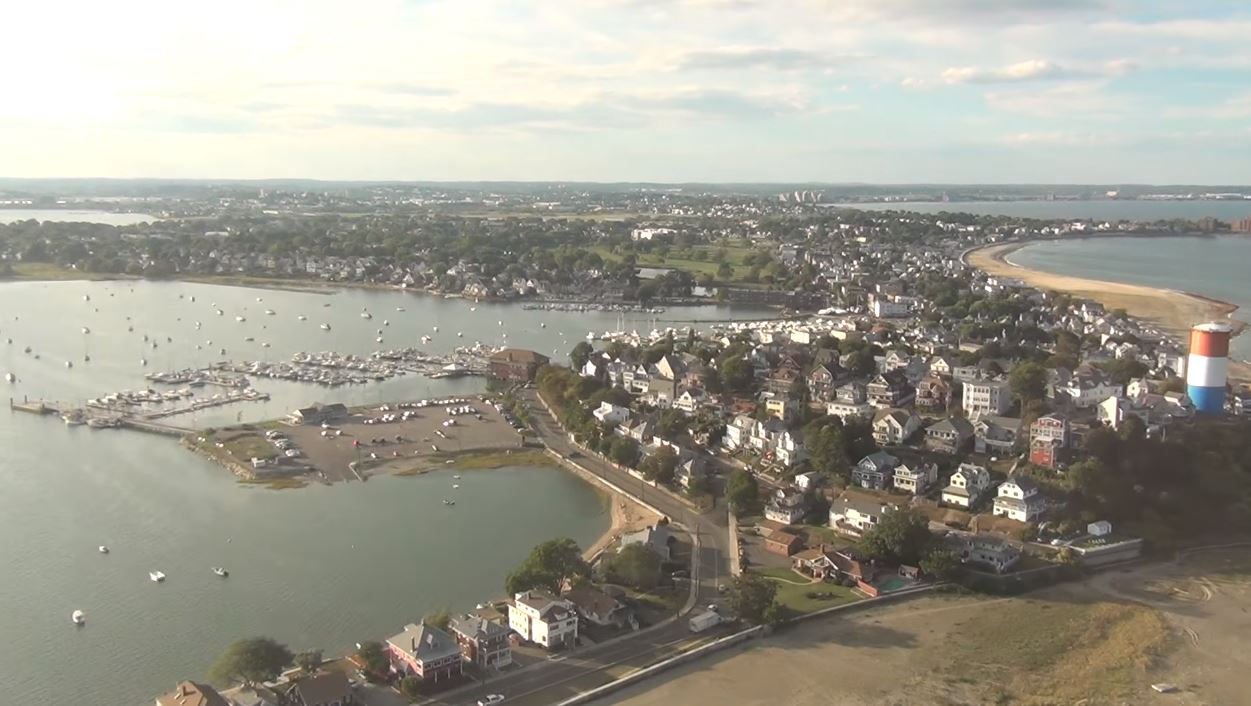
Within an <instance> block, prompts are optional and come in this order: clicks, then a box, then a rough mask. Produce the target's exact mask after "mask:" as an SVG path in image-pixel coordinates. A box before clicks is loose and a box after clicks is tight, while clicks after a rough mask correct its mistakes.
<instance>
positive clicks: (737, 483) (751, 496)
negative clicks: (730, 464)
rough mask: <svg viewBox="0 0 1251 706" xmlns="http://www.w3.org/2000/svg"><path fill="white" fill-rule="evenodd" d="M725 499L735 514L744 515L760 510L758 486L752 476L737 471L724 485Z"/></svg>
mask: <svg viewBox="0 0 1251 706" xmlns="http://www.w3.org/2000/svg"><path fill="white" fill-rule="evenodd" d="M725 499H726V502H728V503H729V504H730V509H732V510H734V513H735V514H739V515H745V514H750V513H752V512H755V511H757V510H759V509H760V486H759V484H758V483H757V482H756V478H755V477H754V476H752V474H750V473H748V472H747V471H745V470H743V469H741V468H740V469H738V470H736V471H734V472H733V473H731V474H730V479H729V480H728V481H726V483H725Z"/></svg>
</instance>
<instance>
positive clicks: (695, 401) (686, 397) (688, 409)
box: [673, 387, 708, 414]
mask: <svg viewBox="0 0 1251 706" xmlns="http://www.w3.org/2000/svg"><path fill="white" fill-rule="evenodd" d="M707 399H708V396H707V395H705V394H704V391H703V390H701V389H699V388H698V387H690V388H687V389H686V390H684V391H683V392H682V394H680V395H678V399H677V400H675V401H674V403H673V406H674V408H675V409H678V410H681V411H683V412H685V413H686V414H695V412H697V411H699V408H700V407H702V406H703V405H704V402H705V401H706V400H707Z"/></svg>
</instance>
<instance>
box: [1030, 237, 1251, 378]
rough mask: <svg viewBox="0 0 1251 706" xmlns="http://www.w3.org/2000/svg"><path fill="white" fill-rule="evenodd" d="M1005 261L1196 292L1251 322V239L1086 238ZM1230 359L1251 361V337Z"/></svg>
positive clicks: (1033, 248)
mask: <svg viewBox="0 0 1251 706" xmlns="http://www.w3.org/2000/svg"><path fill="white" fill-rule="evenodd" d="M1008 259H1009V260H1010V261H1011V262H1013V263H1015V264H1017V265H1020V266H1022V267H1028V268H1030V269H1034V270H1041V271H1043V272H1053V273H1059V274H1066V275H1073V276H1076V277H1087V278H1090V279H1100V280H1107V281H1114V282H1125V283H1127V284H1138V285H1145V286H1148V287H1159V288H1164V289H1177V290H1181V291H1185V292H1194V293H1195V294H1202V295H1204V296H1207V297H1212V298H1215V299H1220V300H1222V301H1227V302H1229V303H1231V304H1237V305H1238V306H1239V307H1240V309H1239V310H1238V311H1236V312H1234V316H1235V318H1238V319H1240V320H1242V321H1251V274H1249V273H1251V270H1249V268H1251V238H1248V237H1243V236H1235V235H1231V236H1221V237H1215V238H1200V237H1167V238H1118V237H1110V238H1087V239H1080V240H1067V241H1047V242H1040V243H1035V244H1033V245H1029V246H1027V247H1024V248H1021V249H1020V250H1017V251H1016V252H1014V253H1012V254H1011V255H1009V256H1008ZM1231 355H1233V356H1234V357H1236V358H1242V359H1244V360H1245V359H1249V358H1251V337H1249V336H1246V335H1243V336H1239V337H1238V338H1235V339H1234V342H1233V347H1232V349H1231Z"/></svg>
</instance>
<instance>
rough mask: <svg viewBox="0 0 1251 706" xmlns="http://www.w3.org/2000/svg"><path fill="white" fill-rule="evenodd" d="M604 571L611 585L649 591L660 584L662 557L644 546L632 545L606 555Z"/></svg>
mask: <svg viewBox="0 0 1251 706" xmlns="http://www.w3.org/2000/svg"><path fill="white" fill-rule="evenodd" d="M603 571H604V578H605V579H607V580H608V581H609V582H610V583H617V584H621V585H623V586H629V587H630V588H634V589H637V590H640V591H648V590H651V589H653V588H655V587H656V585H657V584H659V583H660V556H659V555H657V554H656V552H654V551H652V550H651V549H648V548H647V547H645V546H643V545H642V544H631V545H630V546H628V547H624V548H622V550H621V551H619V552H617V553H615V554H607V555H605V556H604V569H603Z"/></svg>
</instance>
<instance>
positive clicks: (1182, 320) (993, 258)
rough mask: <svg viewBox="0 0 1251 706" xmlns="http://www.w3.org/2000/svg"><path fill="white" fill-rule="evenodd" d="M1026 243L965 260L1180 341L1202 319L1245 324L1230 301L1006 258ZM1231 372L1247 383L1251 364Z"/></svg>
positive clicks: (973, 254)
mask: <svg viewBox="0 0 1251 706" xmlns="http://www.w3.org/2000/svg"><path fill="white" fill-rule="evenodd" d="M1026 245H1029V243H1028V242H1025V243H1001V244H998V245H990V246H987V247H984V248H978V249H976V250H973V251H971V252H969V253H968V255H967V260H968V263H969V264H970V265H972V266H974V267H976V268H978V269H980V270H983V271H985V272H989V273H990V274H992V275H997V276H1000V277H1011V278H1014V279H1018V280H1020V281H1022V282H1024V283H1026V284H1027V285H1029V286H1031V287H1035V288H1037V289H1043V290H1051V291H1057V292H1066V293H1068V294H1072V295H1074V296H1077V297H1082V298H1084V299H1091V300H1093V301H1097V302H1099V303H1100V304H1103V305H1104V306H1105V307H1107V308H1109V309H1124V310H1125V311H1126V312H1128V313H1129V314H1130V316H1133V317H1135V318H1138V319H1142V320H1144V321H1150V322H1152V323H1154V324H1156V325H1157V326H1159V327H1160V328H1161V330H1163V331H1165V332H1167V333H1168V334H1170V335H1172V336H1174V337H1176V338H1177V339H1178V340H1180V341H1182V342H1183V344H1184V343H1185V341H1186V340H1187V337H1188V336H1189V331H1190V327H1191V326H1193V325H1194V324H1196V323H1200V322H1203V321H1227V322H1229V323H1230V324H1232V325H1233V326H1234V330H1235V331H1240V330H1241V329H1242V327H1243V323H1242V322H1240V321H1237V320H1234V319H1230V314H1232V313H1233V312H1234V311H1235V310H1236V309H1237V308H1238V307H1237V306H1235V305H1233V304H1230V303H1228V302H1222V301H1218V300H1215V299H1209V298H1207V297H1202V296H1199V295H1196V294H1191V293H1189V292H1179V291H1175V290H1171V289H1155V288H1152V287H1144V286H1141V285H1136V284H1124V283H1121V282H1104V281H1101V280H1094V279H1085V278H1082V277H1072V276H1069V275H1060V274H1052V273H1050V272H1039V271H1038V270H1031V269H1027V268H1024V267H1021V266H1019V265H1015V264H1013V263H1011V262H1009V261H1008V260H1007V259H1006V258H1007V256H1008V255H1010V254H1011V253H1013V252H1015V251H1016V250H1018V249H1020V248H1022V247H1025V246H1026ZM1229 375H1230V379H1231V380H1235V381H1238V382H1251V365H1248V364H1247V363H1246V362H1245V361H1230V369H1229Z"/></svg>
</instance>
